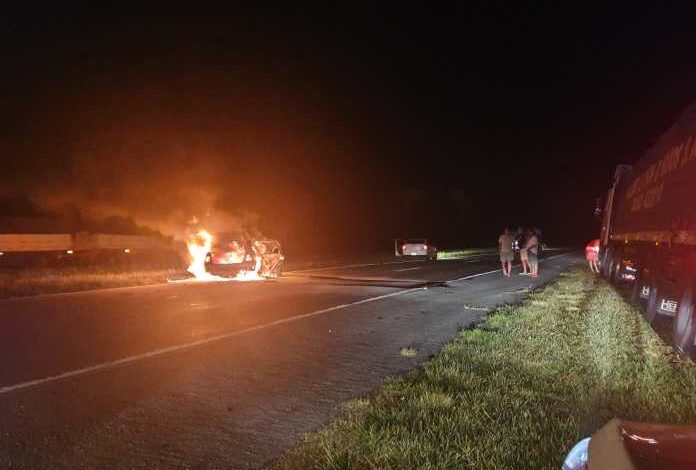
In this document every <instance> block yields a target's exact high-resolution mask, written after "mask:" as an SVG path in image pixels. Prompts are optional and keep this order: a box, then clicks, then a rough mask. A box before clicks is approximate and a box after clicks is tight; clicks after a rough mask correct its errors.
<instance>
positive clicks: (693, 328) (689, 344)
mask: <svg viewBox="0 0 696 470" xmlns="http://www.w3.org/2000/svg"><path fill="white" fill-rule="evenodd" d="M695 337H696V320H694V295H693V289H692V288H691V287H687V288H686V290H685V291H684V295H682V299H681V302H679V308H678V309H677V317H676V318H675V319H674V326H673V338H674V345H675V346H676V347H677V349H679V350H680V351H682V352H684V353H686V354H692V353H693V352H694V339H696V338H695Z"/></svg>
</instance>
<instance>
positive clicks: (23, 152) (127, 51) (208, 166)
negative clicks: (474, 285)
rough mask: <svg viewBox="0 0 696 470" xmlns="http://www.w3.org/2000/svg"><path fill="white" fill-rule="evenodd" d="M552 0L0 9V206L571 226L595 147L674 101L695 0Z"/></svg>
mask: <svg viewBox="0 0 696 470" xmlns="http://www.w3.org/2000/svg"><path fill="white" fill-rule="evenodd" d="M556 3H557V2H535V3H530V4H524V3H513V2H471V3H464V2H462V3H459V4H458V5H450V6H431V7H425V6H422V7H419V8H409V7H407V6H405V5H401V6H393V7H392V6H376V5H369V4H365V5H357V4H355V3H353V4H351V6H350V7H336V6H326V7H324V8H323V9H320V10H318V9H315V8H310V7H300V6H296V7H292V8H283V9H278V8H271V7H267V8H258V7H253V8H252V7H247V8H230V9H226V10H216V9H209V8H207V7H205V6H203V5H202V4H201V5H199V4H197V3H189V4H188V7H187V8H184V9H177V8H176V7H173V6H168V7H167V8H152V9H149V10H148V9H142V8H137V9H127V8H123V7H112V8H109V9H105V8H99V9H96V8H94V7H79V8H78V7H65V6H59V7H55V6H54V7H51V8H40V7H38V6H36V5H34V6H32V7H30V8H29V7H20V6H15V7H12V6H9V7H8V9H7V10H6V11H5V12H4V13H3V16H2V18H0V34H1V35H2V36H1V37H0V42H1V43H2V46H1V47H2V52H3V55H2V57H3V62H4V63H3V67H2V69H3V72H2V74H0V85H1V86H2V93H1V94H0V100H1V103H2V110H3V113H2V117H1V118H0V119H2V127H1V129H2V130H1V131H0V151H1V152H2V158H3V171H2V173H1V174H0V183H1V184H2V189H0V212H4V213H0V217H3V216H27V215H36V214H48V213H60V212H71V211H72V212H75V211H78V212H80V213H82V214H85V216H89V217H96V218H99V217H111V216H119V217H123V218H132V219H134V220H135V221H136V222H137V223H138V224H141V225H143V226H148V227H152V228H155V229H158V230H162V231H163V232H165V233H168V234H173V235H176V232H178V231H180V230H181V227H182V223H183V221H185V220H187V219H189V218H190V217H191V216H193V215H198V216H199V217H200V216H202V215H203V214H206V213H212V214H213V215H212V216H211V217H217V218H218V219H224V220H228V219H230V218H232V219H235V220H237V221H243V222H244V223H252V222H254V221H256V220H258V226H259V229H260V230H262V231H263V232H264V233H266V234H267V235H270V236H273V237H278V238H280V239H281V241H282V242H284V243H285V244H286V246H287V247H288V249H290V250H294V251H296V252H298V253H299V252H302V251H306V250H310V249H311V250H316V251H322V252H331V251H345V252H349V251H371V250H374V249H377V248H378V247H384V246H388V245H389V240H390V239H393V238H394V237H395V236H399V237H430V238H431V239H432V240H433V241H435V242H436V243H437V244H439V245H440V246H451V247H453V246H472V245H479V246H481V245H484V246H485V245H492V244H494V243H495V240H496V237H497V234H498V233H499V232H500V230H501V229H502V227H503V226H505V225H510V226H517V225H527V226H538V227H540V228H541V229H542V230H543V233H544V239H545V241H546V242H547V243H549V244H553V245H559V244H579V243H583V242H585V241H586V240H588V239H590V238H594V237H595V234H596V233H597V232H598V224H597V223H596V222H595V220H594V219H593V217H592V211H593V209H594V204H595V198H596V197H598V196H600V195H601V193H602V191H603V190H605V188H606V187H607V186H608V183H609V181H610V178H611V174H612V172H613V168H614V167H615V165H616V164H617V163H632V162H634V161H635V160H636V159H637V158H639V157H640V155H641V154H642V153H643V152H644V151H645V150H646V149H647V148H648V147H649V146H650V145H651V144H652V143H653V142H654V141H655V140H656V138H657V137H658V136H659V135H660V133H661V132H663V131H664V130H666V128H667V127H668V126H669V125H670V124H671V123H672V122H673V121H675V120H676V119H677V118H678V116H679V114H680V112H681V111H682V110H683V109H684V108H685V107H686V106H687V105H688V104H690V103H691V102H692V101H694V90H695V89H696V88H694V86H693V84H694V83H696V81H695V80H694V79H695V78H696V76H695V72H696V29H695V28H694V27H693V23H694V18H696V16H695V15H694V14H693V13H696V12H694V11H688V10H681V11H678V10H666V9H656V7H639V6H637V4H631V5H630V7H628V8H627V7H620V6H618V5H617V6H615V7H612V8H608V7H607V5H606V4H600V3H597V4H596V5H595V6H592V5H590V4H589V3H587V2H578V3H576V4H575V6H570V5H569V4H566V3H568V2H558V3H564V5H562V6H558V5H556ZM605 3H606V2H605ZM514 5H517V6H514ZM250 221H251V222H250Z"/></svg>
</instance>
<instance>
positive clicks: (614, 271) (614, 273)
mask: <svg viewBox="0 0 696 470" xmlns="http://www.w3.org/2000/svg"><path fill="white" fill-rule="evenodd" d="M609 282H612V283H618V282H621V250H616V251H614V255H613V256H612V257H611V271H609Z"/></svg>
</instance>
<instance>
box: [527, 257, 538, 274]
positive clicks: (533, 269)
mask: <svg viewBox="0 0 696 470" xmlns="http://www.w3.org/2000/svg"><path fill="white" fill-rule="evenodd" d="M537 263H538V259H537V255H536V254H535V253H529V268H530V274H531V276H532V277H537V266H538V264H537Z"/></svg>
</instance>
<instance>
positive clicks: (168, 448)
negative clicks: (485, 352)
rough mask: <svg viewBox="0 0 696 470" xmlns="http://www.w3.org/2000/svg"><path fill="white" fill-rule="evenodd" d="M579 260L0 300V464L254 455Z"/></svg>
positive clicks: (201, 461)
mask: <svg viewBox="0 0 696 470" xmlns="http://www.w3.org/2000/svg"><path fill="white" fill-rule="evenodd" d="M578 259H579V258H578V256H577V255H575V254H561V255H559V254H558V253H551V254H550V257H549V259H547V260H545V261H544V262H543V263H542V264H541V267H540V272H541V275H540V277H539V278H538V279H536V280H532V279H530V278H528V277H523V276H515V277H513V278H510V279H506V278H503V277H502V276H500V273H499V272H490V271H492V270H495V269H496V268H497V267H498V263H497V259H496V257H495V256H479V257H472V258H469V259H463V260H452V261H437V262H425V261H407V262H394V263H387V264H378V265H359V266H347V267H337V268H322V269H317V270H312V271H296V272H292V273H288V275H287V276H284V277H283V278H281V279H278V280H273V281H263V282H247V283H238V282H224V283H174V284H168V285H157V286H146V287H135V288H118V289H109V290H101V291H91V292H82V293H71V294H57V295H47V296H41V297H33V298H18V299H8V300H0V354H1V355H2V357H3V360H2V362H1V363H0V436H1V439H0V468H116V467H117V468H255V467H259V466H262V465H264V464H266V463H268V462H269V461H271V460H273V459H275V458H277V457H278V456H280V455H281V454H282V452H284V451H287V450H288V449H289V448H291V447H292V446H293V445H294V444H295V443H296V442H297V440H298V439H299V438H301V436H302V434H303V433H306V432H309V431H312V430H315V429H317V428H318V427H320V426H321V425H323V424H325V423H326V422H327V421H328V420H330V419H332V418H334V417H336V416H337V415H338V414H339V413H340V403H341V402H343V401H345V400H347V399H350V398H352V397H355V396H357V395H361V394H365V393H368V392H370V391H372V390H374V389H375V388H376V387H378V386H379V385H380V384H381V383H383V381H384V379H385V378H387V377H389V376H393V375H395V374H399V373H402V372H404V371H406V370H408V369H410V368H413V367H415V366H417V364H418V363H419V362H420V361H422V360H424V359H426V358H427V357H428V356H429V355H430V354H432V353H434V352H436V351H437V350H438V349H439V347H441V345H442V344H443V343H444V342H446V341H448V340H450V339H451V338H452V337H453V336H454V335H455V334H456V331H457V329H458V328H462V327H467V326H470V325H471V324H472V323H475V322H478V321H480V320H481V319H482V318H483V317H484V316H485V314H486V309H488V308H491V307H493V306H495V305H498V304H501V303H504V302H511V301H518V300H520V299H522V298H524V296H525V295H526V294H527V292H528V289H529V288H530V287H532V286H534V285H540V284H542V283H544V282H547V281H548V280H550V279H552V278H553V277H555V276H556V275H557V274H558V272H560V271H561V270H562V269H564V268H565V267H567V266H568V265H569V264H571V263H574V262H577V261H578ZM407 346H412V347H414V348H415V349H416V350H417V351H418V355H417V356H416V357H404V356H401V355H400V354H399V351H400V349H401V348H402V347H407Z"/></svg>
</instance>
